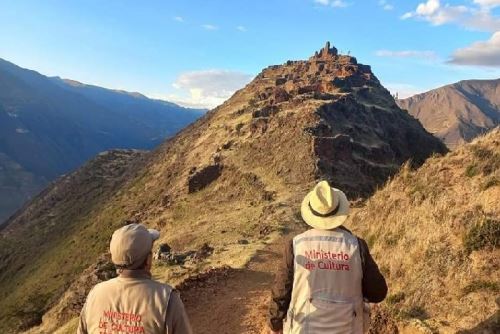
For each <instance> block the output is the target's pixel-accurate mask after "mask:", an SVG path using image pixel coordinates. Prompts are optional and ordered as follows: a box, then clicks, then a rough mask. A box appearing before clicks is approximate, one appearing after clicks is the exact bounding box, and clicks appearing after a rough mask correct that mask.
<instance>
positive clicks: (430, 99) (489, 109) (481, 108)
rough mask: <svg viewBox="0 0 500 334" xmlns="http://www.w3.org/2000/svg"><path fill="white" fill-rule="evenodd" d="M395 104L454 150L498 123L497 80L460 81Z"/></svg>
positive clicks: (499, 92) (499, 99) (499, 84)
mask: <svg viewBox="0 0 500 334" xmlns="http://www.w3.org/2000/svg"><path fill="white" fill-rule="evenodd" d="M397 102H398V104H399V106H400V107H401V108H402V109H407V110H408V111H409V113H410V114H412V115H413V116H415V117H416V118H418V119H419V120H420V122H421V123H422V124H423V126H424V127H425V128H426V129H427V131H429V132H431V133H433V134H434V135H435V136H437V137H438V138H440V139H441V140H443V141H444V143H445V144H446V145H447V146H448V148H450V149H454V148H456V147H457V146H458V145H460V144H463V143H465V142H469V141H471V140H472V139H474V138H475V137H477V136H478V135H479V134H482V133H485V132H487V131H488V130H490V129H492V128H494V127H496V126H498V125H499V124H500V79H496V80H465V81H460V82H457V83H454V84H451V85H448V86H444V87H441V88H437V89H434V90H431V91H429V92H426V93H422V94H418V95H415V96H412V97H410V98H407V99H403V100H398V101H397Z"/></svg>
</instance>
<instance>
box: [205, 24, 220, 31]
mask: <svg viewBox="0 0 500 334" xmlns="http://www.w3.org/2000/svg"><path fill="white" fill-rule="evenodd" d="M201 27H202V28H203V29H205V30H211V31H213V30H218V29H219V27H217V26H214V25H213V24H202V25H201Z"/></svg>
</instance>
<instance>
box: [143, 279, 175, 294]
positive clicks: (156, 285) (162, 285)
mask: <svg viewBox="0 0 500 334" xmlns="http://www.w3.org/2000/svg"><path fill="white" fill-rule="evenodd" d="M148 285H149V286H150V287H152V288H153V289H158V290H167V291H174V290H175V289H174V288H173V287H172V286H171V285H170V284H168V283H163V282H159V281H156V280H154V279H151V280H149V281H148Z"/></svg>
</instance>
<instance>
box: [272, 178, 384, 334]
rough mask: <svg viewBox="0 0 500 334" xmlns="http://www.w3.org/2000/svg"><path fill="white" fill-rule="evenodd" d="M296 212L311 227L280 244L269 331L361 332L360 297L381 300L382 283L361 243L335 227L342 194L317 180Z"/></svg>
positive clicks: (343, 213)
mask: <svg viewBox="0 0 500 334" xmlns="http://www.w3.org/2000/svg"><path fill="white" fill-rule="evenodd" d="M301 213H302V218H303V220H304V222H306V223H307V224H308V225H310V226H311V227H312V229H310V230H308V231H306V232H304V233H301V234H299V235H297V236H295V237H294V238H293V239H292V240H291V241H289V242H287V243H286V247H285V252H284V257H283V263H282V265H281V266H280V267H279V268H278V271H277V275H276V281H275V284H274V287H273V291H272V300H271V303H270V318H269V325H270V329H271V333H282V332H284V333H293V334H295V333H297V334H299V333H309V334H321V333H335V334H361V333H363V332H364V331H366V330H367V324H366V320H367V317H366V314H365V312H364V311H365V310H366V307H365V303H364V300H367V301H369V302H380V301H382V300H383V299H384V298H385V296H386V294H387V285H386V282H385V279H384V277H383V276H382V274H381V273H380V271H379V269H378V267H377V265H376V263H375V261H374V260H373V258H372V257H371V255H370V252H369V250H368V246H367V245H366V242H365V241H364V240H363V239H360V238H358V237H356V236H355V235H354V234H352V233H351V232H350V231H349V230H347V229H346V228H344V227H343V226H341V225H342V224H343V223H344V221H345V220H346V219H347V215H348V213H349V202H348V201H347V198H346V197H345V195H344V193H343V192H342V191H340V190H338V189H335V188H331V187H330V186H329V185H328V183H327V182H325V181H323V182H320V183H318V185H317V186H316V187H315V188H314V190H313V191H311V192H310V193H309V194H308V195H307V196H306V197H305V198H304V201H303V203H302V207H301Z"/></svg>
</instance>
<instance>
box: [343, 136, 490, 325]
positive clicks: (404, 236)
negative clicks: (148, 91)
mask: <svg viewBox="0 0 500 334" xmlns="http://www.w3.org/2000/svg"><path fill="white" fill-rule="evenodd" d="M499 198H500V130H499V129H498V128H497V129H494V130H492V131H491V132H490V133H488V134H487V135H486V136H484V137H480V138H478V139H476V140H475V141H473V142H472V143H470V144H467V145H463V146H461V147H459V148H458V149H457V150H455V151H453V152H452V153H450V154H448V155H446V156H444V157H437V158H432V159H429V160H427V162H426V163H425V164H424V165H423V166H422V167H420V168H419V169H418V170H416V171H411V170H409V169H408V168H403V169H402V170H401V172H400V173H399V174H398V175H397V176H396V177H395V178H394V179H393V180H391V181H390V182H389V183H388V184H387V185H386V186H385V187H384V188H383V189H382V190H380V191H379V192H377V193H376V194H375V195H374V196H373V197H372V198H370V200H369V201H368V203H367V205H366V207H365V208H363V209H361V210H360V211H359V212H358V213H357V214H356V215H355V216H354V217H352V219H351V220H350V222H349V225H350V226H351V227H352V228H353V229H354V230H355V231H357V232H360V234H361V235H362V236H364V237H365V238H366V240H367V241H368V242H369V244H370V246H371V250H372V252H373V254H374V256H375V257H376V258H377V259H378V262H379V265H380V266H381V269H382V271H383V272H384V273H385V275H386V277H387V278H388V282H389V286H390V296H389V297H388V298H387V300H386V302H385V306H386V307H387V308H388V309H389V310H390V312H391V313H392V314H393V316H394V317H396V318H398V319H401V320H406V321H408V320H412V321H413V323H415V322H417V323H418V322H420V325H421V326H424V327H427V328H431V329H433V330H434V332H439V333H457V332H460V333H498V330H499V329H500V324H499V323H498V304H497V303H498V299H497V298H498V293H499V291H500V286H499V282H500V266H499V262H498V259H499V258H500V248H499V247H500V221H499V217H500V201H499V200H498V199H499ZM382 221H383V224H380V222H382ZM495 318H496V320H495ZM483 330H484V331H483ZM461 331H463V332H461Z"/></svg>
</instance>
